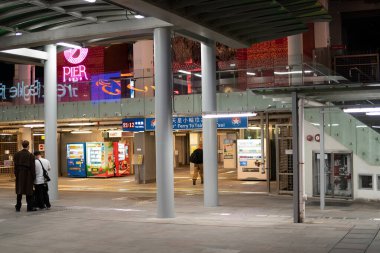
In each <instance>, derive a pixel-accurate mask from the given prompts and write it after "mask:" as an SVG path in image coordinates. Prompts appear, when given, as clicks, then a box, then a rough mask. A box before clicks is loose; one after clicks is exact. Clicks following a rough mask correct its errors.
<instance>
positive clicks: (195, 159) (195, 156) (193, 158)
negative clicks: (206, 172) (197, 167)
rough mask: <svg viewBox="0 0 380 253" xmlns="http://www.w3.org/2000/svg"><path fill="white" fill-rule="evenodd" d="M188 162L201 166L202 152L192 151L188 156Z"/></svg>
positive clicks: (199, 150)
mask: <svg viewBox="0 0 380 253" xmlns="http://www.w3.org/2000/svg"><path fill="white" fill-rule="evenodd" d="M190 162H191V163H195V164H202V163H203V151H202V150H201V149H196V150H194V152H193V153H192V154H191V155H190Z"/></svg>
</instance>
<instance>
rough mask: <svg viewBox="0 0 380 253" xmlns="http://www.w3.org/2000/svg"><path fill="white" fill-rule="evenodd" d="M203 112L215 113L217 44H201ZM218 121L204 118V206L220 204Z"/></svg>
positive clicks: (212, 42)
mask: <svg viewBox="0 0 380 253" xmlns="http://www.w3.org/2000/svg"><path fill="white" fill-rule="evenodd" d="M201 61H202V62H201V65H202V112H204V113H210V112H213V113H215V112H216V110H217V108H216V57H215V42H214V41H210V42H208V43H205V42H202V43H201ZM217 161H218V160H217V132H216V119H209V118H203V174H204V205H205V206H206V207H215V206H218V204H219V196H218V162H217Z"/></svg>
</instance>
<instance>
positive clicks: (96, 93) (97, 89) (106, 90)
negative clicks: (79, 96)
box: [91, 72, 121, 101]
mask: <svg viewBox="0 0 380 253" xmlns="http://www.w3.org/2000/svg"><path fill="white" fill-rule="evenodd" d="M120 75H121V73H120V72H114V73H107V74H101V75H93V76H92V77H91V100H93V101H99V100H110V99H120V98H121V83H120Z"/></svg>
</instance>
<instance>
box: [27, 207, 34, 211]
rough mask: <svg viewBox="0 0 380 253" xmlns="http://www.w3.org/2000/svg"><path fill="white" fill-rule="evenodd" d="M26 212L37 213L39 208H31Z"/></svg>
mask: <svg viewBox="0 0 380 253" xmlns="http://www.w3.org/2000/svg"><path fill="white" fill-rule="evenodd" d="M26 211H27V212H35V211H37V208H35V207H33V208H30V209H27V210H26Z"/></svg>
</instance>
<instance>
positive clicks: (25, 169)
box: [14, 140, 37, 212]
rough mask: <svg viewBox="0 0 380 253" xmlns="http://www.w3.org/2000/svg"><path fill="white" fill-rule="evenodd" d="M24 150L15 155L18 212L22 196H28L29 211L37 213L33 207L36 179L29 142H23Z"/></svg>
mask: <svg viewBox="0 0 380 253" xmlns="http://www.w3.org/2000/svg"><path fill="white" fill-rule="evenodd" d="M22 147H23V149H22V150H20V151H18V152H16V154H15V155H14V165H15V176H16V194H17V204H16V206H15V208H16V212H20V209H21V205H22V204H21V200H22V195H23V194H24V195H26V203H27V211H28V212H30V211H36V210H37V209H36V208H35V207H34V206H33V205H34V203H33V183H34V180H35V179H36V170H35V161H34V155H33V154H32V153H30V152H29V151H28V149H29V141H26V140H24V141H22Z"/></svg>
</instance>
